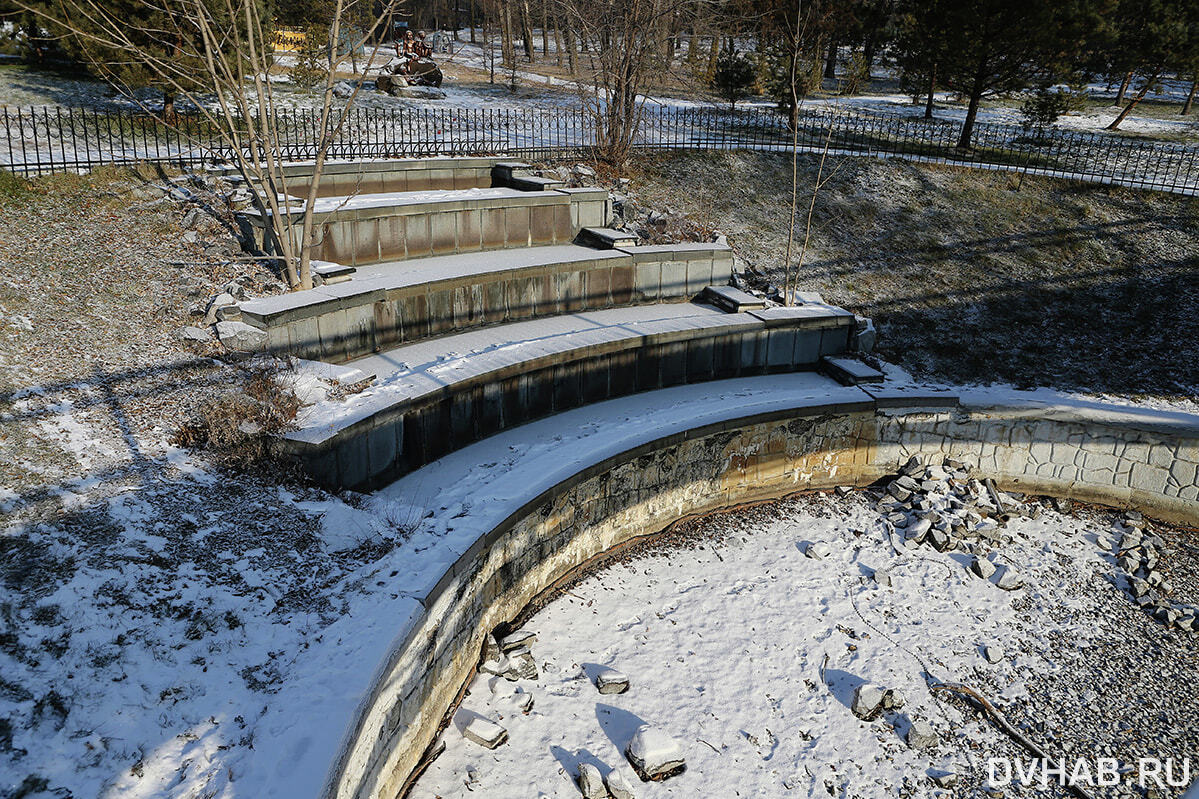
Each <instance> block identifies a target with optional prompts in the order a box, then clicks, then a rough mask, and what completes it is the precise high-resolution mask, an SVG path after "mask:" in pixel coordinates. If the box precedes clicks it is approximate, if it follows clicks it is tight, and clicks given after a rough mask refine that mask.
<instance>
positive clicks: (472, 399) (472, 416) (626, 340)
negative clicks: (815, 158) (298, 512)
mask: <svg viewBox="0 0 1199 799" xmlns="http://www.w3.org/2000/svg"><path fill="white" fill-rule="evenodd" d="M853 329H854V316H853V314H852V313H849V312H848V311H845V310H842V309H840V308H835V307H833V306H827V305H826V306H815V305H809V306H804V307H802V308H775V309H766V310H762V311H751V312H746V313H724V312H722V311H721V310H719V309H717V308H714V307H712V306H710V305H701V304H684V303H676V304H669V305H648V306H639V307H631V308H617V309H609V310H604V311H593V312H585V313H576V314H568V315H564V316H556V317H551V318H547V319H537V320H532V321H527V322H516V323H511V324H507V325H503V326H498V327H493V328H489V329H486V330H477V331H472V332H468V333H460V334H457V335H453V336H444V337H442V338H438V339H433V340H428V341H424V342H418V343H415V344H408V345H404V346H400V347H396V348H394V349H391V350H388V351H386V352H382V353H379V354H377V355H372V356H368V357H366V358H361V359H358V360H356V361H352V362H351V363H350V364H349V366H352V367H354V368H356V369H359V370H360V371H362V372H363V373H367V374H375V375H377V376H378V377H377V379H376V381H375V383H374V384H373V385H372V386H371V387H369V388H367V389H366V390H365V391H364V392H363V393H362V394H360V395H356V396H354V397H351V398H349V399H348V400H346V401H342V402H327V403H321V404H318V405H316V406H312V407H311V408H309V409H307V410H306V412H305V414H304V416H303V418H302V419H301V420H300V424H301V427H300V429H298V430H295V431H292V432H290V433H287V434H285V436H284V438H283V444H284V447H285V449H286V450H288V451H290V452H291V453H292V454H294V455H296V456H298V457H300V458H301V459H302V460H303V461H304V462H305V464H306V465H307V468H308V470H309V472H310V473H311V474H312V475H313V477H314V478H316V479H317V480H318V481H320V482H321V483H323V484H324V485H326V486H329V487H332V488H343V487H349V488H366V487H370V486H374V485H379V484H381V483H382V482H384V481H386V480H389V479H394V478H395V477H396V476H398V475H401V474H404V473H407V472H409V471H411V470H413V469H416V468H419V467H420V466H422V465H424V464H426V463H429V462H431V461H433V460H436V459H437V458H439V457H441V456H442V455H444V454H446V453H447V452H450V451H452V450H454V449H457V448H459V447H462V446H464V445H466V444H468V443H470V442H472V441H475V440H478V439H480V438H483V437H485V436H488V435H491V434H493V433H495V432H498V431H499V430H502V429H504V428H507V427H512V426H514V425H518V424H521V423H523V422H526V421H529V420H531V419H535V418H539V417H542V416H546V415H549V414H552V413H556V412H559V411H563V410H566V409H569V408H574V407H578V406H580V405H585V404H589V403H593V402H600V401H603V400H606V399H610V398H613V397H619V396H624V395H627V394H632V393H634V392H638V391H646V390H651V389H657V388H664V387H668V386H674V385H681V384H684V383H696V382H704V381H708V380H717V379H722V378H731V377H741V376H749V375H757V374H767V373H781V372H792V371H797V370H810V369H814V368H815V367H816V365H817V364H818V363H819V362H820V359H821V358H822V357H823V356H826V355H837V354H841V353H844V352H846V350H847V349H848V347H849V342H850V337H851V334H852V332H853Z"/></svg>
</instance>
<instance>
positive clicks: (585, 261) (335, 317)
mask: <svg viewBox="0 0 1199 799" xmlns="http://www.w3.org/2000/svg"><path fill="white" fill-rule="evenodd" d="M675 256H676V253H675V252H674V251H673V250H671V249H670V248H663V249H660V250H657V251H655V252H654V253H652V254H645V255H644V257H642V258H641V260H640V261H639V262H637V263H636V264H635V263H634V258H633V256H631V255H628V254H626V253H624V252H618V251H615V250H593V249H590V248H587V247H579V246H576V245H552V246H547V247H532V248H524V249H513V250H506V251H499V252H491V253H488V254H487V255H479V254H461V255H450V256H441V257H436V258H419V259H410V260H406V261H396V262H390V263H382V264H374V265H369V266H365V267H361V268H359V269H358V270H357V272H356V273H355V274H354V276H353V279H352V280H349V281H348V282H344V283H339V284H336V285H326V286H320V287H317V288H314V289H311V290H309V291H304V292H293V293H290V294H284V295H280V296H277V297H266V298H263V299H258V300H251V301H249V302H244V303H242V304H241V305H240V308H241V313H242V318H243V320H244V321H246V322H247V323H248V324H251V325H254V326H255V327H258V328H260V329H262V330H266V331H267V333H268V336H269V347H270V349H271V350H272V351H275V352H278V353H288V354H292V355H297V356H299V357H303V358H312V359H316V360H331V361H342V360H346V359H347V358H356V357H361V356H364V355H368V354H370V353H373V352H378V351H381V350H384V349H389V348H391V347H394V346H397V345H399V344H404V343H407V342H413V341H420V340H422V339H425V338H428V337H430V336H436V335H443V334H446V333H454V332H462V331H466V330H471V329H474V328H478V327H482V326H487V325H494V324H501V323H505V322H516V321H522V320H526V319H538V318H544V317H547V316H554V315H557V314H561V313H571V312H576V311H586V310H596V309H601V308H611V307H622V306H630V305H641V304H647V303H662V302H681V301H684V300H689V299H691V298H692V297H694V296H695V295H696V294H698V293H699V292H700V291H702V289H703V288H704V287H706V286H708V285H712V284H716V285H721V284H725V283H728V281H729V280H730V279H731V278H732V258H731V255H730V253H729V251H728V248H727V247H724V246H723V245H716V244H712V245H704V246H703V247H702V248H701V247H691V248H688V250H687V251H686V257H687V258H688V261H686V262H685V263H683V262H680V261H678V260H676V259H675Z"/></svg>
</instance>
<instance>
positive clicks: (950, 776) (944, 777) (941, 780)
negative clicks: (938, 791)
mask: <svg viewBox="0 0 1199 799" xmlns="http://www.w3.org/2000/svg"><path fill="white" fill-rule="evenodd" d="M930 776H931V779H932V781H933V784H934V785H936V786H937V787H938V788H952V787H954V786H955V785H957V784H958V775H957V774H954V773H953V772H952V771H938V772H936V773H935V774H932V775H930Z"/></svg>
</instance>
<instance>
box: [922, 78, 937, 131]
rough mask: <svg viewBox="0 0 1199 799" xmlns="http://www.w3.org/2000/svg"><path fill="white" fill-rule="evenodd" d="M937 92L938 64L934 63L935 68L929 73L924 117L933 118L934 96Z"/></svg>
mask: <svg viewBox="0 0 1199 799" xmlns="http://www.w3.org/2000/svg"><path fill="white" fill-rule="evenodd" d="M936 93H937V65H936V64H933V68H932V69H931V70H929V73H928V100H927V101H926V102H925V103H924V118H925V119H932V118H933V96H934V95H936Z"/></svg>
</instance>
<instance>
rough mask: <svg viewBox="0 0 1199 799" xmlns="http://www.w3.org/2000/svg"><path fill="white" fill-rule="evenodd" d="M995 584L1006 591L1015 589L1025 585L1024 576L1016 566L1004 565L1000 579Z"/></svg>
mask: <svg viewBox="0 0 1199 799" xmlns="http://www.w3.org/2000/svg"><path fill="white" fill-rule="evenodd" d="M995 585H997V586H999V587H1000V588H1002V589H1003V590H1004V591H1015V590H1016V589H1018V588H1023V587H1024V577H1023V576H1021V574H1020V572H1018V571H1016V569H1015V567H1014V566H1004V567H1003V572H1002V573H1001V574H1000V575H999V579H998V580H996V581H995Z"/></svg>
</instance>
